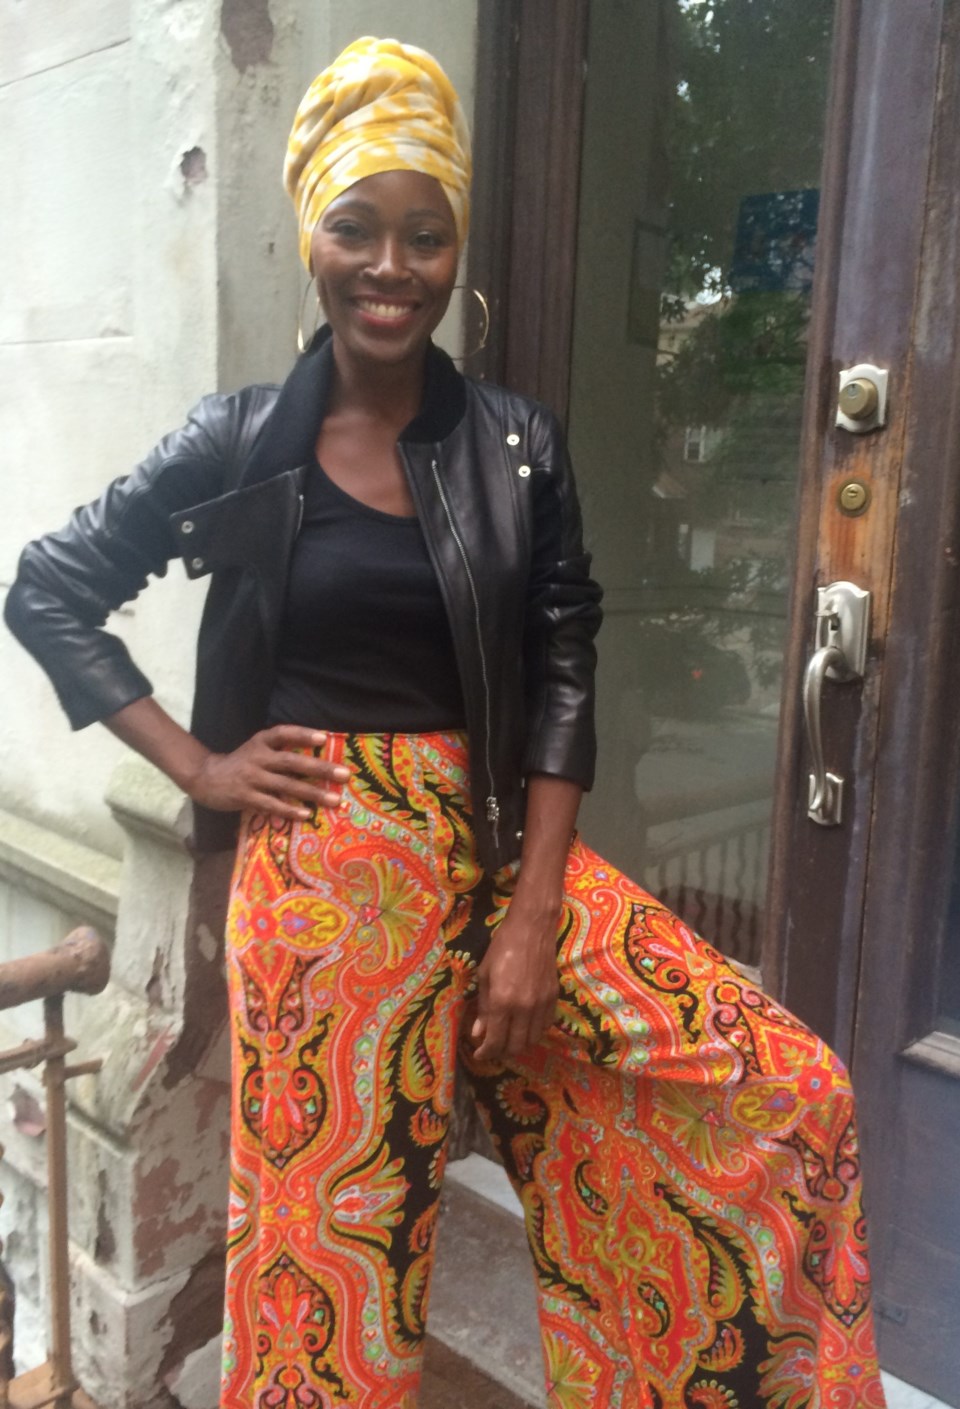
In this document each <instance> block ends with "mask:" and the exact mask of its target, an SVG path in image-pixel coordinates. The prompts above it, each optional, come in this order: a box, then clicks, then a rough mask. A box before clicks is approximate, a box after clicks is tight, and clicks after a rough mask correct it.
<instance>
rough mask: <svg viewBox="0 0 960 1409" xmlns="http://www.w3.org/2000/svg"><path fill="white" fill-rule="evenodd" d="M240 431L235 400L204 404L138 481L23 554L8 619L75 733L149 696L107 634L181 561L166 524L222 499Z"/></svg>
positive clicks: (129, 478)
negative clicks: (121, 612)
mask: <svg viewBox="0 0 960 1409" xmlns="http://www.w3.org/2000/svg"><path fill="white" fill-rule="evenodd" d="M236 422H237V408H236V398H235V397H227V396H210V397H206V398H204V400H203V401H201V402H200V403H199V405H198V406H196V407H195V408H194V410H193V411H192V412H191V413H190V417H189V419H188V421H187V423H186V425H185V426H183V427H182V428H181V429H180V430H177V431H174V432H173V433H172V434H170V435H168V436H166V437H165V438H164V439H163V440H162V441H161V442H160V443H159V445H157V446H156V447H155V448H154V449H153V450H152V451H151V453H150V454H149V455H148V456H147V458H146V459H145V460H144V461H142V462H141V464H139V465H138V466H137V468H136V469H135V470H134V471H133V473H132V474H129V475H126V476H123V477H122V478H120V479H116V480H114V481H113V483H112V484H110V485H109V486H108V487H107V489H106V490H104V492H103V494H102V495H101V496H100V498H99V499H97V500H95V501H94V502H93V503H92V504H87V505H85V506H84V507H83V508H80V509H77V510H76V511H75V512H74V513H73V515H72V517H71V519H70V521H69V523H68V524H67V525H66V527H64V528H62V529H60V530H59V531H58V532H54V533H48V534H45V535H44V536H43V537H42V538H38V539H36V540H35V541H34V542H32V543H28V544H27V546H26V548H25V549H24V550H23V553H22V554H21V557H20V562H19V566H18V569H17V576H16V579H15V581H14V583H13V585H12V587H11V588H10V591H9V593H8V595H7V601H6V606H5V609H4V616H5V618H6V622H7V625H8V626H9V627H10V630H11V631H12V632H13V634H14V635H15V636H16V637H17V639H18V640H19V641H20V642H21V644H22V645H24V646H25V647H26V649H27V650H28V651H29V652H30V653H31V655H32V656H33V657H34V658H35V660H36V661H37V662H38V663H39V664H40V665H41V666H42V668H43V669H44V670H45V671H46V673H47V675H48V676H49V678H50V680H51V682H52V684H53V687H54V689H55V690H56V692H57V696H58V698H59V700H60V703H61V705H62V706H63V708H64V710H65V712H66V714H67V717H68V719H69V721H70V724H71V726H72V727H73V728H74V729H82V728H83V727H84V726H85V725H87V724H91V723H93V722H94V721H95V720H99V719H104V718H106V717H107V716H108V715H110V714H114V713H115V712H116V711H117V710H118V709H122V708H123V707H124V706H125V705H128V704H132V703H133V701H134V700H137V699H140V698H142V697H143V696H144V695H149V694H151V693H152V687H151V685H150V681H149V680H148V679H147V677H146V676H145V675H144V674H143V673H142V671H140V670H139V669H138V668H137V666H136V665H135V664H134V662H133V661H132V659H131V658H130V655H129V652H128V651H127V648H126V646H125V645H124V644H123V642H122V641H120V640H119V639H118V638H117V637H116V636H113V635H111V634H110V633H109V632H107V631H104V630H102V627H103V625H104V622H105V621H106V619H107V617H108V616H109V614H110V612H112V611H115V610H116V609H117V608H118V607H120V606H122V605H123V604H124V603H125V602H129V601H131V600H132V599H133V598H134V597H136V596H137V594H138V593H139V592H140V591H141V589H142V588H143V587H145V586H146V583H147V579H148V578H149V576H150V575H151V574H155V575H157V576H163V575H164V574H165V572H166V569H167V562H168V560H169V559H170V558H172V557H175V556H177V555H178V551H179V550H178V545H177V543H176V542H175V541H174V536H173V532H172V530H171V527H170V523H169V517H170V514H172V513H174V512H176V511H177V510H180V509H184V508H188V507H190V506H191V505H193V504H196V503H200V502H202V501H203V500H206V499H210V498H212V497H213V496H215V495H217V494H219V493H220V492H221V488H222V485H223V480H224V467H225V464H226V457H227V454H228V452H229V449H230V446H231V444H232V443H233V442H234V441H235V438H236Z"/></svg>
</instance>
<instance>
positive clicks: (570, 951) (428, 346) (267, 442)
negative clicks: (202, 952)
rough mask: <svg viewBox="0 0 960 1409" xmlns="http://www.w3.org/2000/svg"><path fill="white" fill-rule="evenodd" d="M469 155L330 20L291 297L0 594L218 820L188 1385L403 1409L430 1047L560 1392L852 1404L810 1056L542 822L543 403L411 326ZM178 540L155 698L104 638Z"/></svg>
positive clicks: (272, 1403)
mask: <svg viewBox="0 0 960 1409" xmlns="http://www.w3.org/2000/svg"><path fill="white" fill-rule="evenodd" d="M469 171H470V158H469V141H468V137H467V134H466V129H465V127H464V125H463V119H462V115H461V113H460V109H459V104H458V102H457V99H456V95H455V94H454V93H453V90H452V88H451V87H450V84H449V82H448V80H447V79H446V77H445V75H444V74H443V73H442V71H441V70H440V69H439V68H438V66H437V65H436V63H435V61H434V60H433V59H431V58H430V56H429V55H427V54H424V53H423V52H422V51H421V50H418V49H413V48H411V47H408V46H404V45H401V44H398V43H397V42H396V41H392V40H383V41H381V40H374V39H365V40H360V41H358V42H357V43H356V44H354V45H351V47H350V48H349V49H348V50H347V51H345V53H344V54H342V55H341V56H340V58H339V59H338V60H336V61H335V63H334V64H333V65H331V67H330V68H329V69H327V70H325V71H324V73H322V74H321V75H320V77H319V78H318V79H317V80H316V81H315V83H314V84H313V85H312V86H311V88H310V90H309V91H308V93H307V95H306V97H305V98H304V101H303V103H302V104H301V107H300V109H299V111H298V114H297V117H296V120H295V122H294V127H293V132H292V135H291V139H290V150H289V155H288V162H287V171H286V175H287V183H288V189H289V190H290V192H291V195H292V196H293V198H294V200H295V203H296V207H297V212H298V217H299V221H300V250H301V255H302V258H303V260H304V263H305V264H306V265H307V266H308V267H309V268H310V271H311V275H312V277H313V278H315V280H316V284H317V290H318V296H319V298H320V299H321V301H322V303H323V306H324V308H325V310H326V313H327V318H328V320H329V321H328V323H327V325H326V326H325V327H324V328H322V329H320V331H319V332H318V333H317V334H316V336H315V337H314V339H313V340H312V342H311V344H310V346H309V347H308V348H307V349H306V351H305V352H304V354H303V356H302V357H301V358H300V359H299V361H298V362H297V364H296V366H295V367H294V369H293V371H292V372H291V374H290V376H289V377H288V379H287V381H286V382H285V383H284V385H283V386H282V387H281V388H280V389H279V390H277V389H276V388H268V387H262V386H254V387H247V388H245V389H244V390H243V391H241V392H238V393H236V394H234V395H218V396H212V397H209V398H207V399H206V400H205V401H204V402H202V403H201V405H200V406H199V407H198V408H197V409H196V410H195V411H194V412H193V414H192V416H191V418H190V420H189V422H188V424H187V426H186V427H185V428H184V429H183V430H181V431H179V432H176V433H174V434H173V435H172V436H169V437H167V438H166V439H165V440H164V441H162V442H161V444H160V445H159V446H158V447H157V448H156V450H155V451H154V452H153V453H152V454H151V456H149V457H148V459H147V460H146V461H145V462H144V463H143V464H142V465H141V466H139V467H138V468H137V469H136V470H135V471H134V473H133V474H132V475H130V476H129V477H127V478H125V479H122V480H118V481H115V482H114V483H113V484H112V485H111V486H109V488H108V489H107V490H106V492H105V493H104V495H103V497H102V498H101V500H100V501H98V502H97V503H96V504H93V505H90V506H88V507H87V508H85V509H82V510H80V511H78V513H77V514H76V515H75V517H74V519H73V521H72V522H71V524H70V525H69V526H68V527H67V528H66V529H64V530H63V531H62V532H60V533H55V534H49V535H47V536H46V537H45V538H43V539H42V540H40V541H39V542H37V543H33V544H31V545H29V546H28V548H27V549H26V550H25V552H24V555H23V558H22V561H21V566H20V572H19V577H18V581H17V584H16V585H15V587H14V588H13V589H12V591H11V593H10V595H9V598H8V607H7V614H8V620H9V621H10V624H11V625H12V627H13V628H14V630H15V631H16V632H17V633H18V635H19V636H20V637H21V639H22V640H23V641H24V642H25V643H26V644H27V645H28V646H29V648H30V649H31V650H32V651H33V652H34V654H35V655H36V656H37V658H38V659H39V660H40V661H41V662H42V664H43V665H44V666H45V667H46V668H47V670H48V672H49V673H50V675H51V677H52V679H53V680H54V683H55V684H56V686H57V688H58V691H59V693H60V697H61V700H62V702H63V704H64V706H65V708H66V710H67V712H68V714H69V716H70V718H71V720H72V722H73V723H74V724H75V725H76V726H78V727H79V726H81V725H83V724H86V723H90V722H92V721H93V720H95V719H100V720H103V721H104V722H105V723H106V724H107V725H108V727H109V728H111V729H112V730H113V731H114V732H115V733H116V734H117V735H119V737H121V738H122V739H125V740H126V741H127V742H129V743H130V744H131V745H132V746H133V747H135V748H137V749H139V750H140V751H141V752H142V753H144V754H145V755H146V756H147V757H148V758H150V759H151V760H152V761H153V762H155V763H156V764H157V765H158V766H159V767H161V768H162V769H164V770H165V771H166V772H167V773H168V774H169V775H170V777H171V778H173V779H174V780H175V781H176V782H178V783H179V784H180V785H181V786H182V787H183V788H184V790H185V791H186V792H187V793H188V794H189V795H190V797H191V798H192V799H193V801H194V803H195V812H196V835H197V840H198V843H199V844H201V845H207V846H211V845H223V844H225V843H227V842H230V843H234V842H236V856H235V865H234V872H233V883H232V889H231V898H230V912H229V920H228V928H227V958H228V974H229V985H230V1004H231V1036H232V1056H233V1084H232V1131H231V1151H230V1160H231V1185H230V1212H229V1248H228V1264H227V1294H226V1321H225V1340H224V1359H223V1384H222V1391H221V1401H220V1403H221V1409H333V1406H341V1405H343V1406H354V1409H413V1406H414V1405H415V1403H416V1397H417V1391H418V1386H419V1382H420V1370H421V1356H422V1347H423V1338H424V1330H425V1321H426V1314H427V1305H428V1300H429V1288H430V1279H431V1272H432V1266H433V1252H434V1241H435V1229H436V1221H437V1215H438V1211H439V1200H440V1189H441V1181H442V1177H443V1169H444V1163H445V1160H446V1135H447V1128H448V1123H449V1117H450V1109H451V1101H452V1094H453V1080H454V1070H455V1066H456V1062H457V1060H458V1058H459V1060H460V1062H461V1063H462V1065H463V1068H464V1070H465V1071H466V1073H467V1075H468V1079H469V1081H470V1083H471V1087H472V1089H473V1092H474V1095H475V1097H476V1100H477V1103H478V1105H479V1107H480V1109H481V1112H482V1114H483V1117H484V1119H485V1121H486V1123H487V1125H488V1128H489V1130H490V1133H491V1136H492V1138H493V1139H494V1141H495V1142H496V1145H497V1147H498V1150H499V1152H500V1154H501V1156H502V1158H503V1161H504V1164H505V1166H506V1168H507V1171H508V1173H509V1174H510V1177H511V1178H512V1180H513V1181H514V1184H515V1186H516V1188H517V1191H518V1193H519V1195H520V1198H521V1200H522V1203H523V1206H524V1209H525V1212H526V1216H527V1228H528V1234H529V1241H530V1246H531V1251H532V1254H533V1259H534V1265H535V1269H536V1275H537V1282H538V1287H539V1293H540V1304H539V1305H540V1324H541V1333H542V1340H543V1349H544V1363H545V1369H546V1375H547V1386H548V1394H549V1397H550V1402H551V1405H552V1406H553V1409H594V1406H604V1409H607V1406H609V1409H654V1406H662V1409H680V1406H681V1405H690V1404H699V1405H704V1406H708V1409H713V1407H714V1406H716V1409H747V1407H748V1406H749V1407H750V1409H754V1406H763V1405H766V1406H769V1409H775V1407H776V1409H780V1406H783V1405H785V1404H788V1403H789V1404H791V1405H796V1406H798V1409H799V1406H801V1405H803V1406H813V1405H818V1406H822V1409H827V1406H829V1409H861V1406H863V1409H880V1406H882V1404H883V1395H882V1391H881V1389H880V1384H879V1379H878V1375H877V1368H876V1359H875V1354H874V1348H873V1331H872V1323H871V1319H870V1310H869V1273H868V1267H867V1260H866V1249H865V1234H864V1226H863V1219H862V1213H861V1206H860V1182H859V1157H858V1149H857V1139H856V1131H855V1123H854V1116H853V1105H852V1096H851V1093H850V1088H849V1082H848V1080H847V1076H846V1072H845V1071H844V1068H843V1066H842V1064H841V1063H840V1061H839V1060H838V1059H837V1058H836V1057H835V1056H834V1055H833V1053H832V1052H830V1051H829V1050H828V1049H827V1048H826V1047H825V1046H824V1044H823V1043H822V1042H821V1041H820V1040H819V1039H818V1038H817V1037H816V1036H815V1035H814V1034H813V1033H811V1032H810V1031H808V1030H807V1029H806V1028H805V1027H804V1026H803V1025H802V1024H801V1023H799V1022H798V1021H797V1020H795V1019H794V1018H792V1017H791V1016H790V1015H789V1014H788V1013H786V1012H784V1011H783V1010H782V1009H781V1008H779V1007H778V1006H777V1005H776V1004H775V1003H774V1002H772V1001H771V1000H770V999H769V998H767V997H766V996H765V995H764V994H762V993H761V992H759V991H758V990H757V989H756V988H755V987H754V986H753V985H752V984H751V983H749V982H748V981H747V980H746V979H745V978H744V977H743V975H742V974H741V973H740V972H738V971H736V970H734V969H733V968H731V967H730V966H729V965H727V964H726V963H725V962H724V960H723V959H722V958H721V956H720V955H719V954H718V953H717V952H716V951H715V950H714V949H713V948H712V947H710V946H709V945H708V944H707V943H705V942H704V941H703V940H702V939H700V938H699V937H698V936H696V935H695V934H693V933H692V932H691V931H690V930H689V929H688V928H687V927H686V926H685V925H684V924H683V923H682V922H681V921H680V920H679V919H677V917H676V916H674V915H672V914H671V913H670V912H669V910H667V909H666V907H665V906H664V905H663V904H661V903H659V902H658V901H657V900H655V899H654V898H653V897H652V896H651V895H649V894H647V893H646V892H645V891H644V890H642V889H641V888H640V887H639V886H638V885H637V884H635V883H634V882H633V881H631V880H630V879H628V877H627V876H625V875H624V874H622V873H621V872H620V871H618V870H617V869H616V868H615V867H614V866H612V865H609V864H608V863H606V862H604V861H603V860H602V859H601V858H600V857H599V856H597V855H596V854H595V853H594V852H592V851H591V850H590V849H589V848H587V847H586V846H585V845H584V844H583V842H582V840H581V839H580V838H579V837H578V836H577V835H576V833H575V830H574V827H575V820H576V815H577V809H578V804H579V801H580V796H581V793H582V791H583V790H584V789H586V788H589V787H590V786H591V784H592V781H593V769H594V754H595V738H594V724H593V673H594V664H595V653H594V648H593V637H594V635H595V633H596V630H597V627H598V625H599V620H600V610H599V600H600V589H599V588H598V587H597V585H596V583H595V582H594V581H593V580H592V578H591V577H590V571H589V569H590V558H589V555H588V554H587V553H586V552H585V551H584V548H583V542H582V534H581V524H580V512H579V507H578V502H577V495H576V489H575V485H574V480H573V475H572V471H571V468H570V463H569V458H568V455H567V452H566V447H565V443H564V440H563V436H562V433H561V431H560V429H559V426H558V424H557V421H556V418H555V417H554V416H553V415H552V414H551V413H550V412H549V411H547V410H546V408H545V407H543V406H542V405H539V404H538V403H537V402H534V401H531V400H530V399H528V398H526V397H523V396H520V395H516V394H514V393H511V392H508V391H504V390H502V389H500V388H498V387H493V386H490V385H487V384H484V383H481V382H474V381H472V380H470V379H468V378H465V377H463V376H461V374H460V373H459V372H458V371H457V370H456V369H455V368H454V366H453V364H452V362H451V360H450V359H449V358H448V357H446V356H445V354H443V353H442V352H440V351H439V350H438V349H437V348H436V347H435V346H434V345H433V342H432V340H431V334H432V333H433V331H434V330H435V328H436V326H437V324H438V322H439V320H440V318H441V317H442V315H443V312H444V310H445V309H446V306H447V303H448V300H449V298H450V294H451V291H452V288H453V283H454V279H455V276H456V266H457V260H458V255H459V251H460V248H461V247H462V244H463V240H464V238H465V235H466V230H467V222H468V210H469V208H468V182H469ZM178 553H180V554H182V556H183V557H184V559H185V561H186V564H187V570H188V573H189V575H190V576H191V577H199V576H203V575H205V574H206V573H208V572H209V573H212V582H211V586H210V591H209V594H208V597H207V603H206V608H205V614H204V622H203V627H202V630H201V635H200V642H199V651H198V665H197V695H196V705H195V711H194V717H193V722H192V728H191V731H190V732H187V731H185V730H183V729H181V728H179V726H178V725H177V724H175V723H174V721H173V720H172V719H171V718H170V717H169V716H168V715H167V714H166V713H165V712H164V711H163V710H162V709H161V708H160V706H159V705H158V704H157V703H156V702H155V701H154V700H153V699H152V698H151V697H150V686H149V682H147V681H146V679H145V678H144V677H143V676H142V675H141V674H140V672H139V671H138V670H137V669H136V667H135V666H134V665H133V664H132V662H131V661H130V659H129V657H128V656H127V654H126V652H125V651H124V649H123V648H122V646H120V644H119V643H118V642H117V641H115V640H114V639H113V638H112V637H109V636H107V635H105V634H104V633H103V632H102V631H101V630H100V627H101V626H102V624H103V620H104V617H105V615H106V613H107V610H108V609H109V608H110V607H111V606H114V607H115V606H116V605H118V604H119V603H121V602H123V601H125V600H127V599H128V598H129V597H130V596H131V595H134V594H135V593H136V592H137V591H138V590H139V588H140V587H141V586H142V585H143V582H144V580H145V578H146V577H147V575H148V574H149V573H150V572H160V571H162V570H163V569H164V568H165V566H166V562H167V560H168V559H169V558H171V557H173V556H175V555H176V554H178ZM238 831H239V840H237V832H238Z"/></svg>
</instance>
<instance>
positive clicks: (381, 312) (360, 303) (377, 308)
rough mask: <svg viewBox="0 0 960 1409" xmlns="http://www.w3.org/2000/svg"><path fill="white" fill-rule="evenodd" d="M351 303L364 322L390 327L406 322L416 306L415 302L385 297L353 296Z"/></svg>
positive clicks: (415, 309)
mask: <svg viewBox="0 0 960 1409" xmlns="http://www.w3.org/2000/svg"><path fill="white" fill-rule="evenodd" d="M353 303H354V307H355V308H356V309H357V311H358V312H359V313H360V315H361V316H362V317H363V319H364V321H365V322H368V323H374V324H376V325H377V326H378V327H390V328H395V327H398V326H399V325H401V324H403V323H406V322H408V321H409V320H410V319H411V318H412V317H413V315H414V314H415V313H416V311H417V307H418V305H417V304H415V303H400V302H397V301H396V300H394V299H387V298H355V299H354V300H353Z"/></svg>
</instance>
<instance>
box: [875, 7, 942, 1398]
mask: <svg viewBox="0 0 960 1409" xmlns="http://www.w3.org/2000/svg"><path fill="white" fill-rule="evenodd" d="M933 87H934V92H933V100H934V126H933V141H932V147H931V160H930V163H929V167H928V175H927V186H926V199H925V202H924V216H925V220H924V231H923V246H922V253H921V257H920V262H919V271H918V275H919V276H918V283H917V291H916V298H915V305H914V316H913V336H912V338H911V369H910V371H911V388H910V396H909V403H908V405H907V407H906V415H905V426H904V445H903V465H902V470H901V475H900V483H899V490H898V499H899V512H898V516H897V536H896V544H895V553H894V561H893V565H892V567H893V572H892V586H891V594H890V598H891V608H890V616H889V622H888V626H887V631H886V639H885V644H884V667H883V682H882V687H881V692H880V700H879V718H878V724H877V751H876V757H877V763H876V769H875V774H874V784H873V800H872V803H873V813H874V818H875V821H874V825H873V828H872V832H871V841H870V854H869V860H868V865H867V871H866V885H865V892H864V901H863V944H862V950H861V965H860V973H859V1001H858V1013H859V1015H860V1016H859V1018H858V1021H857V1025H856V1032H855V1041H854V1053H853V1070H854V1077H855V1080H856V1081H857V1088H858V1093H859V1104H860V1120H861V1125H862V1127H863V1130H864V1136H865V1138H864V1146H865V1160H866V1163H867V1168H868V1172H869V1173H871V1174H872V1175H873V1178H872V1179H871V1181H870V1182H869V1183H868V1185H867V1192H868V1196H869V1200H870V1203H869V1207H870V1214H871V1261H872V1264H873V1268H874V1273H875V1277H876V1280H877V1285H878V1287H879V1288H880V1289H881V1294H880V1296H878V1298H877V1311H878V1330H879V1338H880V1347H881V1353H882V1354H883V1355H884V1358H885V1359H886V1360H888V1361H889V1363H891V1364H893V1365H895V1366H896V1368H897V1372H898V1374H901V1375H903V1376H904V1378H906V1379H909V1380H910V1381H911V1382H912V1383H915V1384H918V1385H920V1386H922V1387H924V1388H926V1389H929V1390H930V1391H931V1392H932V1393H934V1394H936V1395H938V1396H939V1397H940V1398H942V1399H948V1400H951V1401H953V1402H956V1401H955V1396H956V1393H957V1388H958V1385H960V1305H958V1295H957V1289H958V1286H960V1231H958V1228H957V1215H958V1212H960V1206H958V1205H960V1201H958V1197H957V1183H956V1169H957V1167H958V1164H960V1128H958V1122H957V1112H958V1109H960V1037H958V1036H956V1035H955V1034H954V1033H952V1032H945V1031H941V1030H939V1028H940V1027H941V1024H940V1023H939V1021H938V1019H939V1011H938V1008H939V1004H938V997H939V994H938V987H939V983H938V980H939V977H940V974H941V972H942V963H943V957H944V949H945V945H946V943H947V942H950V943H952V944H953V945H956V944H957V943H958V936H957V934H956V932H955V931H954V932H951V927H952V926H953V925H955V923H956V914H955V910H954V909H953V905H952V902H954V904H955V893H954V887H955V885H956V881H957V875H956V871H957V857H956V845H957V833H956V826H957V803H958V799H957V787H956V784H957V778H958V776H960V709H958V703H957V702H958V700H960V292H958V288H957V272H958V251H960V145H958V143H957V140H956V133H957V130H958V123H960V8H958V7H957V6H956V5H955V4H945V5H944V6H943V29H942V48H941V54H940V65H939V72H938V75H937V81H936V83H935V84H934V86H933ZM952 911H953V913H951V912H952ZM891 1113H892V1114H893V1115H894V1117H895V1119H896V1124H895V1126H891ZM881 1175H882V1177H881ZM918 1307H919V1308H920V1311H919V1314H918V1310H917V1308H918Z"/></svg>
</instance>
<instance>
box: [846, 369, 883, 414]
mask: <svg viewBox="0 0 960 1409" xmlns="http://www.w3.org/2000/svg"><path fill="white" fill-rule="evenodd" d="M879 403H880V392H879V389H878V387H877V384H876V382H873V381H871V380H870V379H869V378H868V377H855V378H854V379H853V381H851V382H847V384H846V386H845V387H843V389H842V390H841V392H840V410H841V411H842V412H843V414H844V415H845V416H849V417H850V419H851V421H869V420H870V418H871V417H872V416H873V415H875V413H876V410H877V406H878V405H879Z"/></svg>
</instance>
